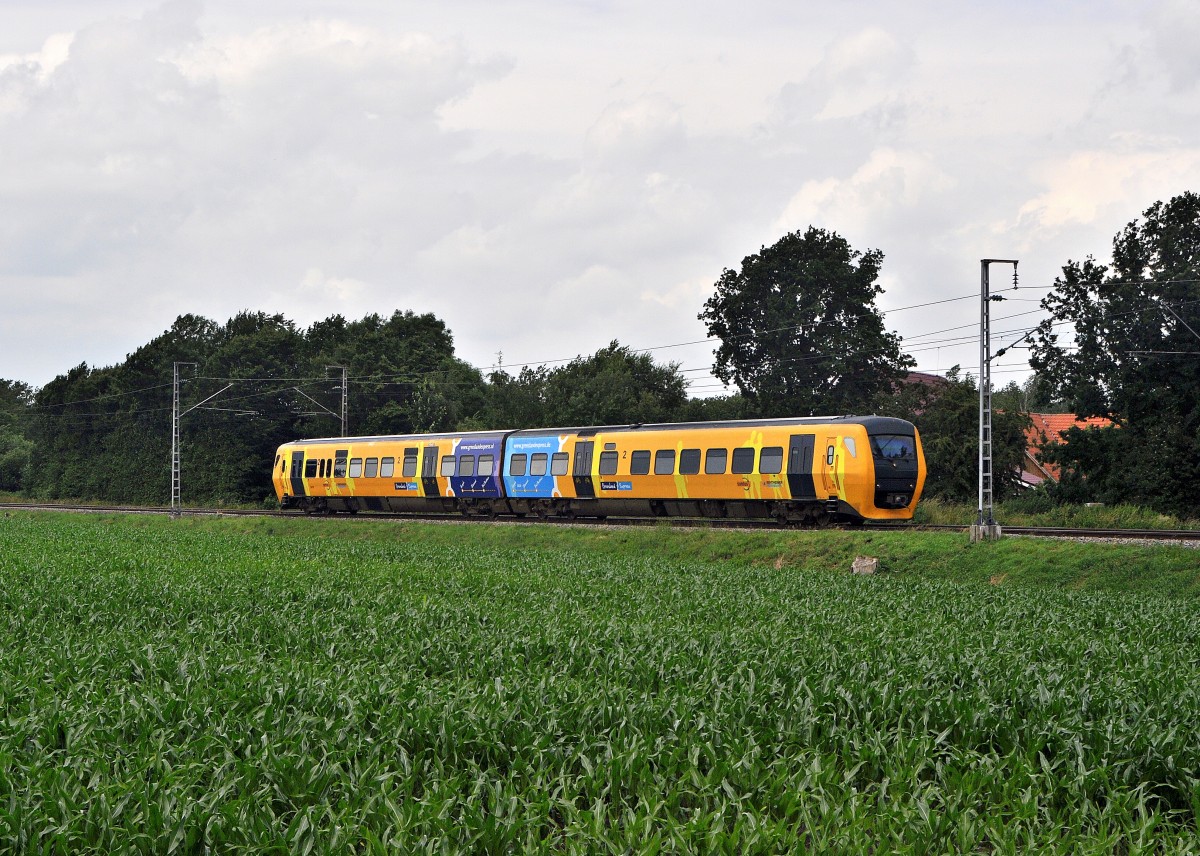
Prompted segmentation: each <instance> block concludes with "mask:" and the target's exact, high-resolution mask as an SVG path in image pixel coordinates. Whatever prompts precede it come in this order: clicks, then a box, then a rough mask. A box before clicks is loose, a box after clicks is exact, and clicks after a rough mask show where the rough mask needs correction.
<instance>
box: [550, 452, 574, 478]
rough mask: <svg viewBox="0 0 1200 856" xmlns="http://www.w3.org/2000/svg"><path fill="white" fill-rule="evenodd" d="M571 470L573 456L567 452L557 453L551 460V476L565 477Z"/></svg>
mask: <svg viewBox="0 0 1200 856" xmlns="http://www.w3.org/2000/svg"><path fill="white" fill-rule="evenodd" d="M570 469H571V456H570V455H569V454H567V453H566V452H555V453H554V454H553V456H551V458H550V475H552V476H565V475H566V474H567V472H568V471H569V470H570Z"/></svg>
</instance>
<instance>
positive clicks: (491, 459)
mask: <svg viewBox="0 0 1200 856" xmlns="http://www.w3.org/2000/svg"><path fill="white" fill-rule="evenodd" d="M495 469H496V456H495V455H480V456H479V467H478V470H477V472H478V473H479V474H480V475H481V476H490V475H491V474H492V473H493V472H494V471H495Z"/></svg>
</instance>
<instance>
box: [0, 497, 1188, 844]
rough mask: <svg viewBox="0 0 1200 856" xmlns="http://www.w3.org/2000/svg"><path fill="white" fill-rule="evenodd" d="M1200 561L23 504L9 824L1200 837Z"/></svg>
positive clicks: (19, 837) (495, 833)
mask: <svg viewBox="0 0 1200 856" xmlns="http://www.w3.org/2000/svg"><path fill="white" fill-rule="evenodd" d="M860 553H865V554H870V555H875V556H879V557H880V558H881V559H882V562H883V566H884V567H885V569H887V570H888V571H889V573H885V574H883V575H881V576H877V577H870V578H864V577H852V576H850V575H849V574H848V572H847V568H848V567H849V563H850V560H851V559H852V558H853V556H854V555H856V554H860ZM1049 558H1052V559H1053V561H1052V563H1051V562H1048V559H1049ZM1195 559H1196V554H1195V553H1194V552H1191V551H1185V550H1182V549H1179V548H1174V547H1146V548H1141V547H1111V546H1096V545H1081V544H1065V545H1046V544H1044V543H1042V542H1031V541H1024V540H1018V539H1011V540H1004V541H1001V542H999V543H994V544H984V545H974V546H972V545H968V544H966V543H965V539H964V538H962V537H961V536H953V535H940V534H916V535H914V534H907V535H905V534H898V533H871V532H862V533H839V532H828V533H801V534H790V535H789V534H757V533H720V532H703V533H680V532H675V531H670V530H651V531H647V530H633V531H629V530H617V531H613V530H606V531H596V530H575V529H562V528H551V527H515V526H503V525H502V526H435V525H416V524H391V523H378V524H371V523H367V522H365V521H354V522H349V521H346V522H343V521H321V520H288V521H282V522H281V521H261V520H253V521H245V520H187V519H184V520H178V521H168V520H165V519H159V518H141V517H112V518H96V517H83V516H70V515H59V514H41V515H18V514H14V515H12V516H11V517H6V518H0V592H2V594H0V651H3V652H4V654H3V659H2V660H0V697H2V699H3V704H4V706H5V707H4V713H5V716H6V720H5V728H4V729H2V730H0V849H7V850H13V851H34V850H36V851H39V852H62V853H66V852H80V851H88V850H91V851H93V852H119V851H122V850H125V851H141V852H153V853H159V852H168V851H170V850H172V849H178V850H180V851H182V852H189V851H197V850H200V849H202V848H204V847H211V848H215V849H218V850H222V849H237V848H241V849H244V850H247V851H254V852H263V851H269V850H272V849H273V850H274V851H275V852H293V851H304V850H305V849H308V848H312V849H316V850H327V851H331V852H347V851H356V850H360V851H371V852H453V851H476V852H477V851H487V852H513V851H544V852H588V853H590V852H604V851H609V850H611V851H614V852H628V851H633V852H653V851H655V850H658V851H665V852H714V851H715V852H728V853H744V852H770V853H775V852H847V853H848V852H868V851H871V850H873V851H874V852H894V851H897V850H901V851H915V852H972V851H978V852H989V853H990V852H1007V853H1017V852H1062V853H1068V852H1069V853H1078V852H1098V853H1110V852H1121V851H1139V850H1141V851H1154V850H1159V851H1170V852H1188V851H1189V850H1191V851H1196V850H1197V845H1196V841H1197V831H1198V830H1197V816H1198V814H1200V778H1198V773H1197V771H1198V770H1200V737H1198V736H1197V731H1196V729H1195V727H1194V725H1195V722H1196V721H1197V716H1198V715H1200V661H1198V659H1197V656H1196V651H1197V650H1198V646H1200V626H1198V624H1197V621H1196V619H1195V606H1196V600H1195V598H1196V596H1197V589H1196V579H1195V577H1196V576H1197V571H1196V562H1195ZM1110 569H1111V570H1110ZM992 580H995V581H996V582H1001V583H1002V584H1001V585H993V584H991V583H990V581H992ZM1079 589H1084V590H1079ZM1164 594H1165V595H1170V596H1169V597H1163V596H1161V595H1164Z"/></svg>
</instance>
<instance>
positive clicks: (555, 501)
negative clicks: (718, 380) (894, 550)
mask: <svg viewBox="0 0 1200 856" xmlns="http://www.w3.org/2000/svg"><path fill="white" fill-rule="evenodd" d="M273 480H274V483H275V492H276V495H277V496H278V497H279V502H280V505H281V506H282V507H283V508H296V509H301V510H303V511H306V512H309V513H333V512H339V511H344V512H350V513H355V512H358V511H386V512H429V511H444V512H461V513H464V514H478V515H483V516H488V517H492V516H496V515H516V516H520V517H524V516H526V515H536V516H539V517H576V516H579V517H606V516H609V515H621V516H636V517H668V516H681V517H708V518H765V519H775V520H777V521H779V522H781V523H795V524H801V525H819V524H822V523H826V522H851V523H856V522H862V521H868V520H874V521H888V520H908V519H910V518H911V517H912V514H913V511H914V509H915V508H916V504H917V500H918V499H919V498H920V495H921V490H922V488H923V486H924V484H925V458H924V455H923V454H922V452H921V438H920V435H919V434H918V433H917V430H916V427H915V426H914V425H913V424H912V423H910V422H906V421H904V420H902V419H894V418H890V417H885V416H840V417H832V418H819V417H813V418H802V419H764V420H738V421H728V422H701V423H681V424H661V425H610V426H604V427H592V428H550V429H530V430H521V431H479V432H466V433H452V434H451V433H447V434H419V435H408V436H390V437H388V436H385V437H336V438H326V439H314V440H297V441H295V442H292V443H285V444H284V445H282V446H280V447H279V451H278V453H277V454H276V456H275V465H274V468H273Z"/></svg>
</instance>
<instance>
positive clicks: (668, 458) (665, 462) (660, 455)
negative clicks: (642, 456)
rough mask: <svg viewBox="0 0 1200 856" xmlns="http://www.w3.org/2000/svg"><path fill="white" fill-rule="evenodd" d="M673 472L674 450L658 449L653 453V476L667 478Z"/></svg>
mask: <svg viewBox="0 0 1200 856" xmlns="http://www.w3.org/2000/svg"><path fill="white" fill-rule="evenodd" d="M674 472H675V450H674V449H659V450H658V451H657V452H655V453H654V474H655V475H656V476H669V475H671V474H673V473H674Z"/></svg>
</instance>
